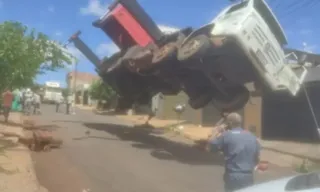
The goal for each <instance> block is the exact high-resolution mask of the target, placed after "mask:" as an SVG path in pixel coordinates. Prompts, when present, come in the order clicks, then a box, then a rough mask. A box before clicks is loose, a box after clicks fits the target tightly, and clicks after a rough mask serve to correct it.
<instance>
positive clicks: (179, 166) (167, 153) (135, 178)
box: [32, 105, 291, 192]
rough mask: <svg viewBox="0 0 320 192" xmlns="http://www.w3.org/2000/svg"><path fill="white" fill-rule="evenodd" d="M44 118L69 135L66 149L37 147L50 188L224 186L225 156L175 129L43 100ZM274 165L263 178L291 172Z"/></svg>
mask: <svg viewBox="0 0 320 192" xmlns="http://www.w3.org/2000/svg"><path fill="white" fill-rule="evenodd" d="M37 119H38V122H39V124H41V125H46V126H49V127H50V126H52V127H55V128H56V132H57V133H58V135H60V136H61V137H62V138H63V140H64V145H63V146H62V147H61V148H60V149H53V150H52V151H51V152H34V153H32V158H33V160H34V163H35V169H36V173H37V177H38V179H39V181H40V183H41V184H42V185H43V186H44V187H46V188H47V189H48V190H49V191H50V192H86V191H91V192H106V191H108V192H151V191H152V192H195V191H196V192H208V191H213V192H215V191H222V189H223V182H222V176H223V170H224V168H223V160H222V158H221V156H219V155H215V154H209V153H205V152H202V151H200V150H198V149H196V148H194V147H193V146H192V145H190V144H191V142H190V141H189V140H187V139H184V138H182V137H181V136H179V135H176V134H174V133H164V132H163V131H161V130H160V131H159V130H152V129H145V128H132V124H130V123H128V122H124V121H123V120H120V119H117V118H115V117H112V116H107V115H96V114H93V113H92V112H91V111H85V110H80V109H77V110H76V114H75V115H65V114H64V113H62V112H61V113H56V112H55V106H54V105H44V106H42V115H41V116H38V117H37ZM290 174H291V171H290V170H288V169H284V168H280V167H277V166H271V167H270V169H269V171H267V172H265V173H259V174H256V181H257V183H259V182H263V181H267V180H271V179H275V178H279V177H283V176H286V175H290Z"/></svg>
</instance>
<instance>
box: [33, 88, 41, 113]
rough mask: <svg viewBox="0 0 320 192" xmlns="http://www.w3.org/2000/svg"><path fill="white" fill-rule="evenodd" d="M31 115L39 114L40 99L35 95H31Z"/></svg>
mask: <svg viewBox="0 0 320 192" xmlns="http://www.w3.org/2000/svg"><path fill="white" fill-rule="evenodd" d="M33 105H34V106H33V107H34V108H33V114H40V105H41V99H40V95H38V94H37V93H34V94H33Z"/></svg>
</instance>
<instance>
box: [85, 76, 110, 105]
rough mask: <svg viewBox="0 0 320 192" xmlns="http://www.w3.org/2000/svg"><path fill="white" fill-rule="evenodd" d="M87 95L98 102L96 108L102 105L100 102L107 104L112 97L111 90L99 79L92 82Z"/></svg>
mask: <svg viewBox="0 0 320 192" xmlns="http://www.w3.org/2000/svg"><path fill="white" fill-rule="evenodd" d="M89 95H90V97H91V98H92V99H94V100H97V101H98V107H100V106H101V105H102V101H106V103H108V102H109V101H110V100H111V99H112V98H113V97H114V96H115V92H114V91H113V89H112V88H111V87H110V86H109V85H106V84H105V83H104V82H103V81H102V80H101V79H99V80H97V81H94V82H93V83H92V84H91V86H90V88H89Z"/></svg>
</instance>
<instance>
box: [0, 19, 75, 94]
mask: <svg viewBox="0 0 320 192" xmlns="http://www.w3.org/2000/svg"><path fill="white" fill-rule="evenodd" d="M73 61H74V59H73V57H72V55H70V54H69V53H68V52H67V51H66V50H65V49H64V48H62V46H61V45H60V44H59V43H57V42H54V41H51V40H50V39H49V38H48V36H46V35H45V34H43V33H38V32H36V31H35V30H34V29H28V28H27V27H26V26H24V25H23V24H21V23H19V22H12V21H6V22H3V23H1V24H0V68H1V70H0V91H1V90H3V89H4V88H5V87H6V86H9V87H12V88H20V87H24V86H32V85H33V82H34V78H35V77H36V75H38V74H41V73H45V72H46V71H55V70H57V69H59V68H63V67H65V65H66V64H71V63H72V62H73Z"/></svg>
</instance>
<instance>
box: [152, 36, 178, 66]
mask: <svg viewBox="0 0 320 192" xmlns="http://www.w3.org/2000/svg"><path fill="white" fill-rule="evenodd" d="M176 53H177V44H176V43H175V42H171V43H167V44H165V45H164V46H162V47H160V48H159V49H158V50H155V51H154V53H153V57H152V64H153V65H157V64H159V63H162V62H165V61H167V60H170V59H171V58H174V56H175V55H176Z"/></svg>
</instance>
